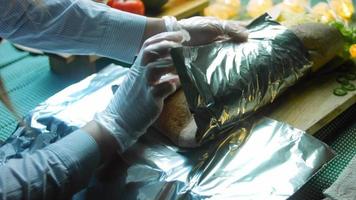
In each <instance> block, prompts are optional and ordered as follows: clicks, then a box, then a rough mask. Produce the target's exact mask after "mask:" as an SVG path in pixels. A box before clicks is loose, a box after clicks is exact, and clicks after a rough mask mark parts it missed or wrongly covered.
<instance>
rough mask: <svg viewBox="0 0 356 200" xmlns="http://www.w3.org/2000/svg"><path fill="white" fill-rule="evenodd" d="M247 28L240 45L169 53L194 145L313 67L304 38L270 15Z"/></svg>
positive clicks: (270, 98)
mask: <svg viewBox="0 0 356 200" xmlns="http://www.w3.org/2000/svg"><path fill="white" fill-rule="evenodd" d="M247 28H248V32H249V36H248V41H247V42H244V43H240V44H238V43H235V42H231V41H224V42H216V43H213V44H209V45H204V46H198V47H181V48H177V49H173V50H172V52H171V54H172V57H173V61H174V64H175V66H176V68H177V72H178V74H179V77H180V79H181V83H182V87H183V89H184V93H185V95H186V98H187V101H188V104H189V107H190V110H191V112H192V114H193V115H194V119H195V121H196V123H197V126H198V133H197V136H196V139H197V142H198V143H203V142H204V141H206V140H207V139H209V138H214V137H215V135H216V134H221V133H223V132H225V131H226V130H228V129H230V128H231V126H234V125H235V124H236V123H237V122H239V121H241V120H243V119H245V118H246V117H247V116H249V115H250V114H251V113H253V112H254V111H256V110H257V109H259V108H260V107H262V106H264V105H266V104H268V103H270V102H272V101H273V100H274V99H275V98H276V97H277V96H278V95H279V94H281V93H282V92H283V91H284V90H286V89H287V88H288V87H289V86H291V85H293V84H295V83H296V81H298V79H300V78H301V77H303V76H304V75H305V74H306V72H308V71H309V70H310V68H311V63H310V62H309V59H308V56H309V55H308V53H307V50H306V49H305V48H304V46H303V44H302V42H301V41H300V40H299V39H298V38H297V36H296V35H295V34H294V33H293V32H292V31H290V30H288V29H287V28H286V27H284V26H282V25H280V24H279V23H277V22H275V21H273V20H272V19H271V17H270V16H269V15H268V14H265V15H262V16H261V17H259V18H257V19H256V20H254V21H253V22H252V23H251V24H249V25H248V27H247Z"/></svg>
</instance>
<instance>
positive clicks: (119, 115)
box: [95, 31, 189, 152]
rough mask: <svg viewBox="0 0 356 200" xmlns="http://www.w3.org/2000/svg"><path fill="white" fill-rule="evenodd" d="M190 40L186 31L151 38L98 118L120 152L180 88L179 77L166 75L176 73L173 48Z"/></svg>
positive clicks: (154, 118) (137, 135) (139, 133)
mask: <svg viewBox="0 0 356 200" xmlns="http://www.w3.org/2000/svg"><path fill="white" fill-rule="evenodd" d="M186 40H189V34H188V33H187V32H185V31H178V32H165V33H161V34H158V35H155V36H153V37H151V38H149V39H147V40H146V41H145V42H144V44H143V47H142V49H141V52H140V53H139V55H138V57H137V60H136V61H135V63H134V65H133V66H132V67H131V69H130V71H129V72H128V75H127V76H126V79H125V80H124V81H123V83H122V84H121V85H120V87H119V88H118V89H117V91H116V92H115V95H114V98H113V99H112V101H111V102H110V104H109V105H108V107H107V108H106V109H105V110H104V111H102V112H100V113H97V114H96V115H95V121H97V122H98V123H99V124H100V125H102V126H103V127H105V128H106V129H107V130H108V131H109V132H110V133H111V134H112V135H113V136H114V137H115V138H116V140H117V141H118V144H119V151H120V152H123V151H125V150H126V149H127V148H128V147H129V146H130V145H132V144H133V143H134V142H135V141H136V140H137V139H138V137H140V136H141V135H142V134H143V133H145V132H146V130H147V128H148V127H149V126H150V125H151V124H152V123H153V122H154V121H155V120H156V119H157V118H158V116H159V114H160V112H161V111H162V107H163V100H164V99H165V98H166V97H167V96H168V95H170V94H172V93H173V92H174V91H175V90H176V88H177V86H178V85H179V79H178V76H176V75H171V76H166V77H168V78H165V79H162V76H164V75H167V74H169V73H170V72H173V71H174V67H173V62H172V59H171V57H170V55H169V51H170V49H171V48H174V47H178V46H181V44H182V42H184V41H186Z"/></svg>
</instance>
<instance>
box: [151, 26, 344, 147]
mask: <svg viewBox="0 0 356 200" xmlns="http://www.w3.org/2000/svg"><path fill="white" fill-rule="evenodd" d="M290 29H291V30H292V31H293V32H294V33H295V34H296V35H297V36H298V38H299V39H300V40H301V41H302V42H303V44H304V45H305V47H306V48H307V49H308V51H309V53H310V56H311V60H312V61H313V62H314V64H313V66H312V71H317V70H318V69H320V67H321V66H323V65H324V64H326V63H327V62H329V61H330V60H331V59H332V58H333V57H335V56H336V55H337V54H338V53H339V52H341V50H342V47H343V39H342V36H341V34H340V33H339V31H338V30H336V29H335V28H332V27H330V26H327V25H324V24H320V23H306V24H301V25H296V26H292V27H290ZM156 127H157V128H158V129H159V130H160V132H161V133H162V134H164V135H166V136H167V137H168V138H170V140H171V141H172V142H173V143H175V144H176V145H178V146H180V147H195V146H197V145H198V144H197V143H196V141H195V134H196V131H197V125H196V124H195V121H194V118H193V116H192V114H191V113H190V112H189V108H188V104H187V102H186V99H185V96H184V93H183V90H182V89H179V90H178V91H177V92H176V93H174V94H173V95H171V96H170V97H169V98H168V99H166V101H165V105H164V108H163V111H162V114H161V115H160V117H159V119H158V120H157V122H156Z"/></svg>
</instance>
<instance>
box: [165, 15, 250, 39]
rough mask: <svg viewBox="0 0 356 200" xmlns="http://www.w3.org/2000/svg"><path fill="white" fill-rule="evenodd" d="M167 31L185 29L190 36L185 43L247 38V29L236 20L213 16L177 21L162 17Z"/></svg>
mask: <svg viewBox="0 0 356 200" xmlns="http://www.w3.org/2000/svg"><path fill="white" fill-rule="evenodd" d="M163 19H164V21H165V25H166V29H167V31H178V30H182V29H184V30H186V31H188V32H189V35H190V37H191V39H190V41H188V42H187V43H185V44H186V45H190V46H194V45H203V44H208V43H211V42H214V41H216V40H221V39H231V40H233V41H235V42H244V41H246V40H247V37H248V32H247V29H246V28H245V27H244V26H243V25H242V24H241V23H240V22H238V21H233V20H219V19H217V18H215V17H199V16H197V17H191V18H187V19H182V20H179V21H177V20H176V18H175V17H171V16H169V17H168V16H166V17H163Z"/></svg>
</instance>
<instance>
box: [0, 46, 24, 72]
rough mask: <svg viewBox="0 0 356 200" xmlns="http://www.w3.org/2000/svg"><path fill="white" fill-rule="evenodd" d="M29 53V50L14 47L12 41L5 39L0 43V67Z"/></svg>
mask: <svg viewBox="0 0 356 200" xmlns="http://www.w3.org/2000/svg"><path fill="white" fill-rule="evenodd" d="M29 55H30V54H29V53H28V52H24V51H19V50H17V49H14V47H13V46H12V45H11V44H10V42H8V41H3V42H2V43H0V69H1V68H3V67H6V66H7V65H9V64H11V63H14V62H16V61H18V60H21V59H22V58H24V57H26V56H29Z"/></svg>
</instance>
